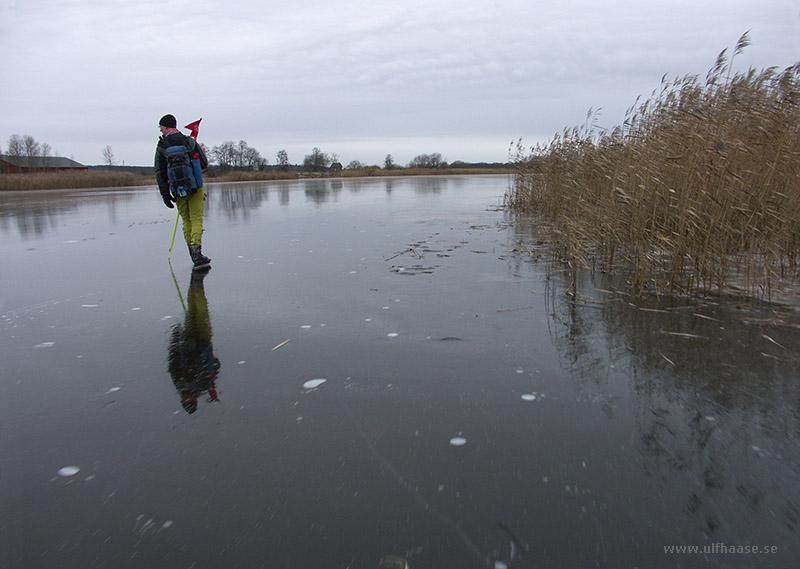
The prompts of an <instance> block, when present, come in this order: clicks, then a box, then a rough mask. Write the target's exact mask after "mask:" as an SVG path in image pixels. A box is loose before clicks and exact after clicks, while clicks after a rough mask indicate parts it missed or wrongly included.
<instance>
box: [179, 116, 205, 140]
mask: <svg viewBox="0 0 800 569" xmlns="http://www.w3.org/2000/svg"><path fill="white" fill-rule="evenodd" d="M201 120H203V119H197V120H196V121H194V122H192V123H189V124H187V125H186V126H185V127H183V128H188V129H189V130H191V131H192V133H191V134H190V136H191V137H192V138H194V139H195V140H197V133H199V132H200V121H201Z"/></svg>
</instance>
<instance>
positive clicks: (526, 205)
mask: <svg viewBox="0 0 800 569" xmlns="http://www.w3.org/2000/svg"><path fill="white" fill-rule="evenodd" d="M748 44H749V39H748V37H747V34H745V35H743V36H742V37H741V38H740V40H739V42H738V43H737V45H736V48H735V50H734V52H733V56H732V57H731V59H730V60H728V57H727V50H723V52H722V53H720V55H719V57H718V58H717V62H716V65H714V67H713V68H712V69H711V70H710V71H709V73H708V75H707V76H706V78H705V81H701V80H700V79H699V78H698V77H697V76H691V75H690V76H685V77H683V78H679V79H675V80H673V81H668V80H667V79H666V77H665V78H664V79H662V83H661V87H660V89H658V90H656V91H654V92H653V94H652V96H651V97H650V99H648V100H646V101H644V102H638V101H637V103H636V104H635V105H634V106H633V107H631V108H630V109H629V110H628V112H627V113H626V115H625V121H624V123H623V125H622V126H617V127H616V128H614V129H613V130H611V131H610V132H609V131H607V130H603V129H600V128H598V127H597V126H596V120H595V119H596V114H595V113H593V112H592V111H591V110H590V112H589V115H588V116H587V121H586V124H585V125H584V126H582V127H576V128H573V129H567V130H564V131H563V132H562V133H560V134H557V135H556V136H555V137H554V138H553V140H552V141H551V142H550V143H548V144H546V145H537V146H535V147H533V148H530V149H528V150H526V149H525V148H523V146H522V143H521V141H519V142H517V143H516V145H514V146H512V149H511V155H512V160H513V162H514V163H515V165H516V173H515V179H514V184H513V186H512V187H511V188H510V189H509V191H508V192H507V193H506V196H505V202H506V206H507V207H508V208H510V209H511V210H513V211H517V212H522V213H525V214H533V215H536V216H538V217H539V218H540V219H541V220H542V221H544V222H546V223H547V224H548V226H549V227H550V229H551V230H552V232H553V233H554V235H555V236H556V238H557V239H556V247H557V253H558V254H559V255H560V256H561V258H562V259H563V260H564V261H565V262H567V263H569V264H571V266H572V267H573V269H575V270H577V269H578V268H580V267H588V266H590V265H591V266H597V264H598V263H599V265H600V266H601V268H602V269H603V270H607V271H619V272H622V273H624V274H625V275H626V276H627V277H628V282H629V283H630V284H631V285H633V286H634V287H636V288H637V289H638V290H639V291H640V292H641V291H644V290H652V291H654V292H657V293H659V294H661V293H664V294H685V293H692V294H697V293H707V292H710V291H712V290H717V291H723V290H725V291H730V290H732V289H733V290H738V291H740V292H741V293H743V294H745V295H747V296H755V297H759V298H769V297H770V296H771V294H772V287H773V286H774V285H775V284H776V283H777V282H782V283H785V282H787V281H791V280H793V279H795V277H797V275H798V261H799V260H800V62H798V63H796V64H795V65H793V66H792V67H789V68H787V69H785V70H784V71H782V72H778V71H777V70H776V69H775V68H770V69H766V70H762V71H756V70H754V69H750V70H748V71H747V72H745V73H736V74H734V75H731V73H732V69H731V67H732V60H733V59H734V58H735V56H736V55H738V54H739V53H741V51H742V50H743V49H744V48H745V47H747V45H748Z"/></svg>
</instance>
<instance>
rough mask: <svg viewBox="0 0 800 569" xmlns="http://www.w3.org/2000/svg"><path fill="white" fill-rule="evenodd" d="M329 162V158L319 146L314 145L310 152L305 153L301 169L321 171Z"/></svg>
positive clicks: (326, 167) (325, 168)
mask: <svg viewBox="0 0 800 569" xmlns="http://www.w3.org/2000/svg"><path fill="white" fill-rule="evenodd" d="M330 164H331V158H330V156H328V155H327V154H325V153H324V152H322V151H321V150H320V149H319V148H317V147H314V149H313V150H312V151H311V154H308V155H306V157H305V158H304V159H303V169H304V170H310V171H311V172H322V171H324V170H327V169H328V166H330Z"/></svg>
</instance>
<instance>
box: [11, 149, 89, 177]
mask: <svg viewBox="0 0 800 569" xmlns="http://www.w3.org/2000/svg"><path fill="white" fill-rule="evenodd" d="M88 169H89V167H88V166H84V165H83V164H80V163H78V162H75V160H72V159H70V158H63V157H61V156H8V155H6V154H3V155H0V173H3V174H27V173H29V172H67V171H74V170H88Z"/></svg>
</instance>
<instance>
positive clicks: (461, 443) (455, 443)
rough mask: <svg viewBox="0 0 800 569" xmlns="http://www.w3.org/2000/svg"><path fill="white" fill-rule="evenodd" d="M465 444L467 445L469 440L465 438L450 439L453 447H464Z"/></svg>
mask: <svg viewBox="0 0 800 569" xmlns="http://www.w3.org/2000/svg"><path fill="white" fill-rule="evenodd" d="M465 444H467V439H465V438H464V437H453V438H452V439H450V445H451V446H454V447H463V446H464V445H465Z"/></svg>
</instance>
